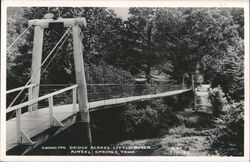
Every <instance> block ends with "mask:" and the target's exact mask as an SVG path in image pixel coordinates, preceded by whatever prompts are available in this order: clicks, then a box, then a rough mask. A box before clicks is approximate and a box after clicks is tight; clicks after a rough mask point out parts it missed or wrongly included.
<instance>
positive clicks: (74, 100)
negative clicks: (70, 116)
mask: <svg viewBox="0 0 250 162" xmlns="http://www.w3.org/2000/svg"><path fill="white" fill-rule="evenodd" d="M72 99H73V113H74V114H75V113H76V88H73V90H72Z"/></svg>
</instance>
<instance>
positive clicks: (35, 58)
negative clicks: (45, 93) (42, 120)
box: [29, 25, 44, 111]
mask: <svg viewBox="0 0 250 162" xmlns="http://www.w3.org/2000/svg"><path fill="white" fill-rule="evenodd" d="M43 34H44V29H43V28H42V27H41V26H38V25H37V26H35V29H34V43H33V53H32V65H31V84H36V85H37V86H35V87H33V88H32V94H31V95H32V96H29V99H36V98H38V96H39V84H40V78H41V76H40V75H41V64H42V50H43ZM37 108H38V104H34V105H32V106H31V107H29V111H33V110H37Z"/></svg>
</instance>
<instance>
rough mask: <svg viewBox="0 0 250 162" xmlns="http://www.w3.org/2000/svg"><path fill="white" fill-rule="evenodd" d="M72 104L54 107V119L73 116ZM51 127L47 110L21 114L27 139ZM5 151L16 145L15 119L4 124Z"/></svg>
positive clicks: (104, 103)
mask: <svg viewBox="0 0 250 162" xmlns="http://www.w3.org/2000/svg"><path fill="white" fill-rule="evenodd" d="M187 91H190V89H186V90H176V91H169V92H165V93H159V94H152V95H143V96H131V97H124V98H117V99H108V100H102V101H95V102H90V103H88V108H89V109H90V111H96V110H97V108H98V109H102V108H105V106H110V107H112V106H114V105H119V104H124V103H126V102H135V101H142V100H149V99H152V98H159V97H166V96H171V95H177V94H181V93H184V92H187ZM72 108H73V104H68V105H62V106H54V107H53V111H54V115H55V117H56V118H57V119H58V120H59V121H63V120H65V119H66V118H69V117H70V116H72V115H75V113H74V112H72ZM76 110H77V111H79V105H78V104H77V105H76ZM50 127H51V125H50V118H49V108H43V109H38V110H37V111H33V112H26V113H24V114H22V130H23V132H25V133H26V134H27V136H28V137H30V138H32V137H34V136H37V135H38V134H41V133H42V132H44V131H46V130H47V129H49V128H50ZM6 129H7V130H6V131H7V132H6V133H7V136H6V142H7V143H6V146H7V148H6V150H7V151H8V150H10V149H11V148H14V147H15V146H17V145H18V143H17V132H16V130H17V129H16V118H13V119H11V120H8V121H7V122H6Z"/></svg>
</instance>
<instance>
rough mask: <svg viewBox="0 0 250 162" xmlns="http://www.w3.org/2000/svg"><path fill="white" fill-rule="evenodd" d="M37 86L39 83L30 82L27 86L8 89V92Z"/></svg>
mask: <svg viewBox="0 0 250 162" xmlns="http://www.w3.org/2000/svg"><path fill="white" fill-rule="evenodd" d="M35 86H37V84H29V85H27V86H23V87H18V88H14V89H11V90H8V91H6V94H9V93H13V92H16V91H20V90H22V89H27V88H30V87H35Z"/></svg>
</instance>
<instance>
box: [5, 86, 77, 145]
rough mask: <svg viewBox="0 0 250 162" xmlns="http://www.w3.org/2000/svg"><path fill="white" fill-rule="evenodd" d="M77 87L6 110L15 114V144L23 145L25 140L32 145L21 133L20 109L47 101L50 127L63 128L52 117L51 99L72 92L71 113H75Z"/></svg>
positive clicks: (23, 133)
mask: <svg viewBox="0 0 250 162" xmlns="http://www.w3.org/2000/svg"><path fill="white" fill-rule="evenodd" d="M76 89H77V85H73V86H70V87H67V88H64V89H61V90H58V91H55V92H53V93H50V94H47V95H45V96H41V97H39V98H37V99H33V100H30V101H27V102H24V103H21V104H19V105H15V106H12V107H10V108H8V109H7V110H6V113H10V112H13V111H15V113H16V132H17V142H18V143H23V139H25V140H26V141H28V143H29V144H32V143H33V142H32V141H31V139H30V138H29V137H28V136H27V135H26V134H25V132H24V131H22V119H21V115H22V109H23V108H25V107H27V106H32V105H34V104H37V103H38V102H39V101H42V100H48V103H49V119H50V125H51V126H63V124H62V123H61V122H60V121H59V120H57V118H56V117H55V116H54V113H53V106H54V102H53V97H54V96H56V95H60V94H62V93H64V92H67V91H70V90H72V104H73V106H72V107H73V113H76V103H77V96H76V95H77V94H76V93H77V90H76Z"/></svg>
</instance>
